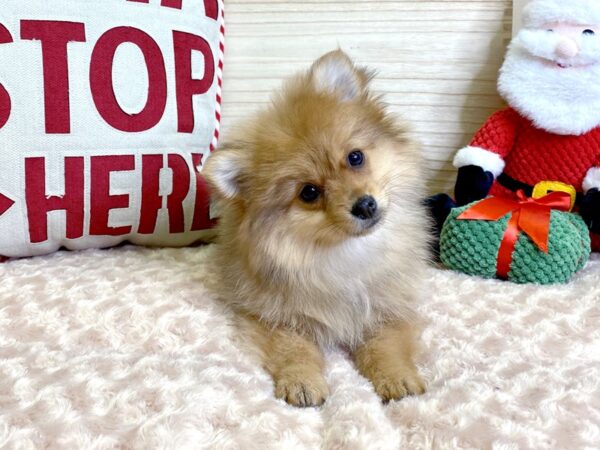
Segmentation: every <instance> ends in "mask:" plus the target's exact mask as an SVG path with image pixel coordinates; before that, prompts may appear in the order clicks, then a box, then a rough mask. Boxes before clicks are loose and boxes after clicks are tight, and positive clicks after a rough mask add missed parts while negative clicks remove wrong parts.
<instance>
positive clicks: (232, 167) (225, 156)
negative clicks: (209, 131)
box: [202, 145, 249, 198]
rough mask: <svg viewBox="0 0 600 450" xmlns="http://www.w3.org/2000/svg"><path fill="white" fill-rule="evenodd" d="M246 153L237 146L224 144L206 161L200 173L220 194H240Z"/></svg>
mask: <svg viewBox="0 0 600 450" xmlns="http://www.w3.org/2000/svg"><path fill="white" fill-rule="evenodd" d="M248 164H249V162H248V153H247V152H246V151H244V150H242V149H241V148H239V147H238V146H228V145H224V146H222V147H220V148H219V149H218V150H217V151H215V152H214V154H212V155H211V156H210V158H208V160H207V161H206V165H205V166H204V168H203V169H202V175H203V176H204V177H205V178H206V180H207V181H208V184H209V185H210V186H211V187H212V188H213V189H214V190H215V191H216V192H218V193H219V194H220V195H221V196H223V197H225V198H234V197H237V196H239V195H240V192H241V191H242V188H243V185H244V179H245V177H246V174H247V166H248Z"/></svg>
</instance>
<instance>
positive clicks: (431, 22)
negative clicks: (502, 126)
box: [222, 0, 512, 192]
mask: <svg viewBox="0 0 600 450" xmlns="http://www.w3.org/2000/svg"><path fill="white" fill-rule="evenodd" d="M511 13H512V1H511V0H463V1H450V0H438V1H424V0H419V1H398V0H397V1H385V0H380V1H369V0H364V1H358V0H354V1H347V0H346V1H342V0H287V1H286V0H262V1H256V0H228V1H226V26H227V42H226V47H227V52H226V64H225V74H224V77H225V79H224V95H223V101H224V103H223V123H222V125H223V128H222V130H223V135H224V136H226V135H227V132H228V130H230V129H231V128H233V127H234V126H235V123H236V121H238V120H241V119H243V118H244V117H247V116H248V115H251V114H252V112H253V111H254V110H256V109H257V108H260V107H261V106H263V105H264V104H265V103H267V102H268V101H269V97H270V93H271V91H272V90H273V89H276V88H278V87H279V86H280V85H281V81H282V79H283V78H284V77H286V76H289V75H290V74H292V73H294V72H296V71H297V70H300V69H304V68H307V67H308V66H309V65H310V63H311V62H312V61H313V60H314V59H315V58H317V57H318V56H320V55H321V54H322V53H325V52H327V51H329V50H332V49H335V48H336V47H338V46H339V47H341V48H342V49H344V50H345V51H347V52H348V53H349V54H350V55H351V56H352V57H353V58H355V59H356V61H357V62H358V63H360V64H363V65H367V66H369V67H372V68H375V69H376V70H377V71H378V76H377V78H376V81H375V83H374V88H375V90H376V91H378V92H380V93H383V94H384V95H385V98H386V99H387V101H388V103H389V104H390V109H391V110H392V111H393V112H394V113H397V114H400V115H402V116H403V117H404V118H405V119H407V120H408V121H409V122H410V123H411V124H412V127H413V130H414V133H415V135H416V136H417V138H418V139H420V141H421V142H422V144H423V146H424V151H425V154H426V157H427V160H428V176H429V185H428V186H429V190H430V191H431V192H438V191H450V190H451V187H452V185H453V182H454V177H455V171H454V169H453V167H452V165H451V160H452V157H453V155H454V153H455V152H456V150H457V149H459V148H460V147H462V146H464V145H466V144H467V143H468V142H469V140H470V138H471V137H472V135H473V133H474V132H475V131H476V130H477V128H478V127H479V126H480V125H481V124H482V123H483V122H484V120H485V119H486V118H487V117H488V116H489V115H490V114H491V113H492V112H493V111H495V110H496V109H498V108H500V107H502V101H501V99H500V98H499V96H498V94H497V92H496V78H497V72H498V69H499V67H500V65H501V63H502V59H503V56H504V52H505V47H506V44H507V43H508V41H509V39H510V36H511V27H512V17H511Z"/></svg>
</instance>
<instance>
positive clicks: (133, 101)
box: [0, 0, 224, 257]
mask: <svg viewBox="0 0 600 450" xmlns="http://www.w3.org/2000/svg"><path fill="white" fill-rule="evenodd" d="M223 34H224V26H223V3H222V0H53V1H48V0H27V1H23V0H3V1H2V8H1V10H0V171H1V172H0V256H6V257H15V256H31V255H40V254H44V253H49V252H52V251H55V250H57V249H59V248H61V247H65V248H68V249H83V248H90V247H108V246H113V245H116V244H118V243H120V242H122V241H130V242H132V243H135V244H141V245H160V246H163V245H166V246H181V245H188V244H191V243H193V242H195V241H199V240H202V238H203V237H204V236H205V235H206V233H207V229H209V228H210V227H211V225H212V221H211V219H210V217H209V202H208V191H207V187H206V184H205V182H204V181H203V179H202V177H201V176H200V171H201V167H202V164H203V163H204V161H205V160H206V158H208V156H209V155H210V152H211V150H212V148H213V147H214V146H215V145H216V140H217V138H218V122H219V119H220V115H219V109H220V108H219V103H220V99H221V97H220V87H221V73H222V68H223Z"/></svg>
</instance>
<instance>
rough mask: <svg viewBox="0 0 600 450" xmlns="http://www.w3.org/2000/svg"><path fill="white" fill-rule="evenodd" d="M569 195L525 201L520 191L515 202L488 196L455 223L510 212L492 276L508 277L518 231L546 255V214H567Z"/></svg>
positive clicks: (494, 217) (560, 194)
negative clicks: (557, 212)
mask: <svg viewBox="0 0 600 450" xmlns="http://www.w3.org/2000/svg"><path fill="white" fill-rule="evenodd" d="M570 208H571V196H570V195H569V194H567V193H565V192H552V193H550V194H548V195H546V196H545V197H542V198H537V199H536V198H527V196H526V195H525V193H524V192H523V191H518V192H517V199H511V198H502V197H489V198H486V199H485V200H482V201H480V202H479V203H477V204H475V205H473V206H472V207H470V208H469V209H467V210H465V211H463V213H462V214H461V215H460V216H458V220H489V221H496V220H499V219H501V218H502V217H504V216H505V215H507V214H509V213H512V216H511V218H510V220H509V221H508V226H507V227H506V231H505V232H504V236H503V237H502V242H501V243H500V249H499V251H498V264H497V266H496V274H497V275H498V277H499V278H503V279H506V278H508V273H509V272H510V264H511V262H512V255H513V252H514V251H515V247H516V245H517V240H518V239H519V233H520V232H521V231H522V232H524V233H525V234H527V236H529V237H530V238H531V240H532V241H533V242H534V243H535V245H537V247H538V248H539V249H540V250H542V251H543V252H544V253H548V237H549V235H550V213H551V211H552V210H553V209H557V210H560V211H565V212H568V211H569V210H570Z"/></svg>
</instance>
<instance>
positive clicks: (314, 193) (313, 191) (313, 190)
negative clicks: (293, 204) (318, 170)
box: [300, 184, 321, 203]
mask: <svg viewBox="0 0 600 450" xmlns="http://www.w3.org/2000/svg"><path fill="white" fill-rule="evenodd" d="M320 196H321V190H320V189H319V188H318V187H317V186H315V185H314V184H305V185H304V187H303V188H302V190H301V191H300V199H301V200H302V201H303V202H306V203H313V202H316V201H317V200H318V199H319V197H320Z"/></svg>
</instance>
